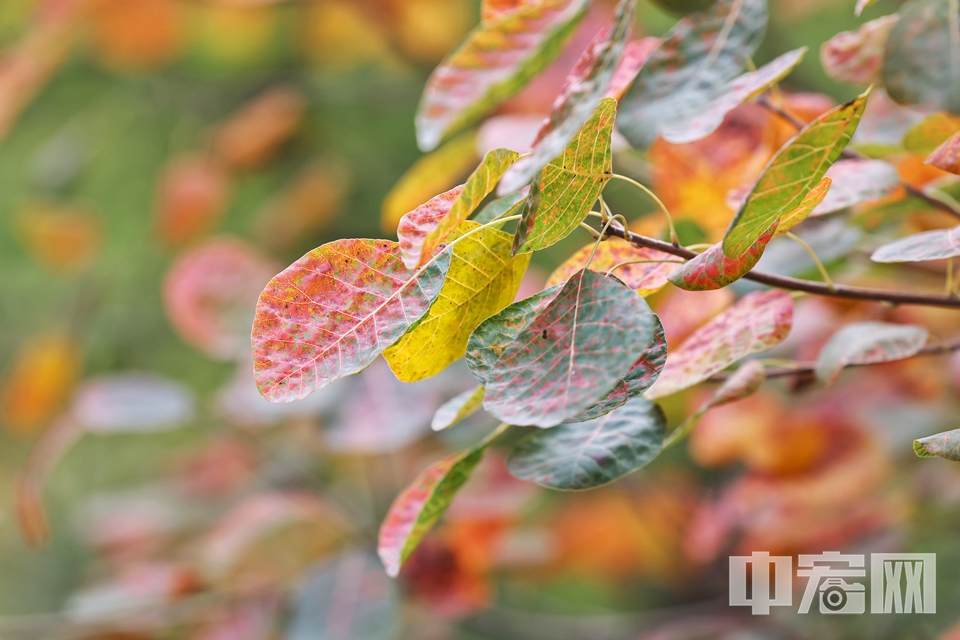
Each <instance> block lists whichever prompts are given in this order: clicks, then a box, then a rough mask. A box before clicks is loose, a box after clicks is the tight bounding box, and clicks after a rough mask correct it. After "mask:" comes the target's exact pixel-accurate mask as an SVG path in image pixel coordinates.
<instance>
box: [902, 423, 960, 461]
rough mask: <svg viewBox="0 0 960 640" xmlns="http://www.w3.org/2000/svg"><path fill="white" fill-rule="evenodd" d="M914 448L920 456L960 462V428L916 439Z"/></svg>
mask: <svg viewBox="0 0 960 640" xmlns="http://www.w3.org/2000/svg"><path fill="white" fill-rule="evenodd" d="M913 450H914V452H916V454H917V456H918V457H920V458H935V457H939V458H944V459H946V460H953V461H954V462H960V429H954V430H953V431H944V432H943V433H938V434H936V435H933V436H927V437H926V438H920V439H919V440H914V441H913Z"/></svg>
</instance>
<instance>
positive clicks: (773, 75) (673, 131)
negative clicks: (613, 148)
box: [661, 47, 807, 144]
mask: <svg viewBox="0 0 960 640" xmlns="http://www.w3.org/2000/svg"><path fill="white" fill-rule="evenodd" d="M806 52H807V48H806V47H801V48H799V49H794V50H793V51H789V52H787V53H785V54H783V55H782V56H780V57H779V58H776V59H774V60H772V61H771V62H768V63H767V64H765V65H763V66H762V67H760V68H759V69H757V70H756V71H752V72H750V73H745V74H743V75H742V76H740V77H739V78H735V79H734V80H731V81H730V82H728V83H726V84H725V85H723V86H722V87H721V88H720V89H719V90H718V92H717V96H716V97H714V98H713V99H711V100H710V101H709V102H708V103H706V104H705V105H703V107H701V108H700V109H699V110H697V111H696V112H695V113H693V114H690V116H689V117H688V118H687V119H686V120H683V121H679V120H675V121H674V120H672V121H670V122H667V123H666V124H664V126H663V130H662V132H661V133H662V135H663V139H664V140H666V141H667V142H670V143H673V144H686V143H688V142H693V141H695V140H700V139H701V138H705V137H707V136H708V135H710V134H711V133H713V132H714V131H716V130H717V129H719V128H720V125H721V124H723V119H724V118H725V117H726V116H727V114H728V113H730V112H731V111H733V110H734V109H735V108H736V107H738V106H739V105H741V104H743V103H744V102H746V101H748V100H751V99H753V98H755V97H757V96H758V95H760V94H761V93H763V92H764V91H766V90H767V89H769V88H770V86H771V85H773V84H775V83H777V82H779V81H780V80H782V79H783V78H785V77H786V76H787V75H789V74H790V72H791V71H793V70H794V69H796V68H797V65H798V64H800V61H801V60H802V59H803V56H804V54H805V53H806Z"/></svg>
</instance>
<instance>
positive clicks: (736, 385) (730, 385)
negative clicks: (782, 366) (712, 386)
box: [697, 360, 767, 414]
mask: <svg viewBox="0 0 960 640" xmlns="http://www.w3.org/2000/svg"><path fill="white" fill-rule="evenodd" d="M766 379H767V372H766V369H764V367H763V364H761V363H760V362H759V361H757V360H747V361H746V362H744V363H743V364H742V365H740V367H739V368H738V369H737V370H736V371H734V372H733V375H731V376H730V377H729V378H727V379H726V380H725V381H724V383H723V384H722V385H720V388H719V389H717V391H716V392H715V393H714V394H713V396H711V398H710V399H709V400H708V401H707V402H705V403H704V404H703V405H702V406H701V407H700V408H699V409H697V413H701V414H702V413H706V412H707V411H709V410H710V409H713V408H715V407H722V406H723V405H725V404H730V403H733V402H736V401H738V400H743V399H744V398H746V397H748V396H752V395H753V394H754V393H756V392H757V391H758V390H759V389H760V387H762V386H763V383H764V382H765V381H766Z"/></svg>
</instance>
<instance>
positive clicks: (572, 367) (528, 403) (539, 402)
mask: <svg viewBox="0 0 960 640" xmlns="http://www.w3.org/2000/svg"><path fill="white" fill-rule="evenodd" d="M491 320H492V319H491ZM489 322H490V321H488V323H489ZM485 324H486V323H485ZM482 329H484V325H481V327H480V328H478V331H477V332H478V333H479V332H480V331H481V330H482ZM653 329H654V315H653V313H652V312H651V311H650V308H649V307H648V306H647V304H646V302H645V301H644V300H643V298H641V297H640V296H638V295H637V294H636V293H634V292H633V291H631V290H630V289H629V288H627V287H626V285H624V284H623V283H622V282H620V281H619V280H617V279H615V278H612V277H604V276H602V275H600V274H598V273H596V272H594V271H589V270H584V271H581V272H579V273H578V274H577V275H575V276H574V277H573V278H571V279H570V280H569V281H568V282H567V283H566V284H565V285H564V286H563V288H562V289H561V291H560V293H559V294H558V295H557V296H556V298H554V299H553V301H552V302H550V304H549V305H547V307H546V308H545V309H544V310H543V311H542V312H541V313H539V315H537V316H536V317H535V318H534V320H533V321H532V322H530V324H529V325H527V326H526V327H524V328H523V329H522V330H521V331H520V332H519V334H517V336H516V338H515V339H514V340H513V341H512V342H510V343H509V344H508V345H507V346H506V348H504V349H502V350H499V349H490V348H482V347H481V344H482V343H483V342H485V341H486V340H485V339H483V338H481V339H478V340H476V341H475V340H474V339H473V338H471V343H470V344H469V345H468V347H467V353H468V358H467V365H468V366H470V367H471V371H472V372H473V374H474V376H475V377H476V378H477V379H478V380H479V381H480V382H481V384H483V385H484V386H485V387H486V394H485V396H484V399H483V406H484V409H486V410H487V411H488V412H490V413H492V414H493V415H495V416H496V417H498V418H500V419H501V420H503V421H504V422H508V423H510V424H515V425H520V426H527V425H535V426H540V427H552V426H554V425H558V424H560V423H562V422H565V421H567V420H569V419H570V418H572V417H574V416H576V415H579V414H580V413H581V412H583V411H584V409H586V408H587V407H589V406H590V405H592V404H594V403H596V402H597V401H599V400H600V399H602V398H603V397H605V396H606V395H607V394H608V393H609V392H610V391H612V390H613V388H614V387H615V386H616V384H617V382H618V381H619V379H620V376H621V375H623V372H625V371H629V370H630V368H631V366H633V364H634V363H635V362H636V361H637V360H638V359H639V358H640V356H642V355H643V354H644V352H645V351H646V350H647V347H648V346H649V345H650V344H651V343H652V342H653V337H654V331H653ZM498 330H499V327H497V326H496V325H492V326H487V327H486V331H485V332H497V331H498ZM475 335H476V334H475ZM478 362H479V365H480V366H476V364H477V363H478Z"/></svg>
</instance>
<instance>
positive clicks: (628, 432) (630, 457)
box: [507, 398, 667, 491]
mask: <svg viewBox="0 0 960 640" xmlns="http://www.w3.org/2000/svg"><path fill="white" fill-rule="evenodd" d="M666 422H667V421H666V417H665V416H664V415H663V411H662V410H661V409H660V407H658V406H657V405H655V404H653V403H652V402H649V401H647V400H644V399H643V398H636V399H634V400H631V401H630V402H628V403H627V404H625V405H623V406H622V407H620V408H619V409H615V410H614V411H612V412H610V413H608V414H607V415H605V416H602V417H600V418H597V419H596V420H590V421H589V422H572V423H565V424H561V425H558V426H556V427H553V428H552V429H541V430H537V431H534V432H533V433H531V434H529V435H527V436H526V437H525V438H523V439H522V440H521V441H520V442H518V443H517V446H516V447H515V448H514V449H513V451H512V452H511V454H510V458H509V459H508V460H507V469H508V470H509V471H510V473H512V474H513V475H514V476H516V477H517V478H519V479H521V480H528V481H530V482H535V483H536V484H538V485H540V486H542V487H547V488H549V489H559V490H563V491H582V490H584V489H593V488H595V487H600V486H603V485H605V484H609V483H611V482H613V481H614V480H617V479H619V478H621V477H623V476H625V475H627V474H628V473H633V472H634V471H636V470H637V469H639V468H641V467H643V466H645V465H646V464H647V463H649V462H650V461H651V460H653V459H654V458H655V457H657V454H659V453H660V447H661V445H662V444H663V435H664V431H665V430H666Z"/></svg>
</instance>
